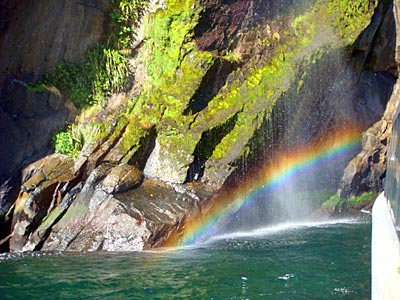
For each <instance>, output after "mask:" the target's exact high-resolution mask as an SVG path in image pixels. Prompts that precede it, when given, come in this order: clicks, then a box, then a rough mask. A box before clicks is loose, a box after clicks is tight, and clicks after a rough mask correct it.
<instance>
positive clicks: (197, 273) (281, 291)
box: [0, 220, 371, 300]
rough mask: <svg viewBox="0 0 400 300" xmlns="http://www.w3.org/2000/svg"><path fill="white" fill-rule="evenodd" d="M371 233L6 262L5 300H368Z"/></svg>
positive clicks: (299, 228)
mask: <svg viewBox="0 0 400 300" xmlns="http://www.w3.org/2000/svg"><path fill="white" fill-rule="evenodd" d="M370 226H371V225H370V222H369V220H356V221H354V220H342V221H340V222H338V223H337V222H328V223H313V224H303V225H301V224H291V225H284V226H275V227H272V228H267V229H265V228H264V229H260V230H257V231H252V232H241V233H235V234H230V235H225V236H220V237H216V238H215V239H214V240H212V241H210V242H209V243H207V244H203V245H200V246H197V247H189V248H184V249H180V250H175V251H151V252H141V253H137V252H133V253H104V252H103V253H86V254H65V253H64V254H63V253H47V254H38V253H32V254H29V255H28V254H24V255H3V256H1V257H0V299H307V300H308V299H318V300H321V299H369V297H370V250H371V249H370Z"/></svg>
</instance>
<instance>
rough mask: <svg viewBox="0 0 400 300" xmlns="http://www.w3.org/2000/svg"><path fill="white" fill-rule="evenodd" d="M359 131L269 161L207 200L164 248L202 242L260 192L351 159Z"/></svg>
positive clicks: (340, 132) (346, 131) (343, 132)
mask: <svg viewBox="0 0 400 300" xmlns="http://www.w3.org/2000/svg"><path fill="white" fill-rule="evenodd" d="M360 140H361V134H360V130H358V128H355V127H351V128H347V129H342V130H337V131H336V132H335V133H334V134H331V135H330V136H329V137H326V136H325V137H323V138H319V139H318V140H317V142H314V143H313V144H311V145H306V146H303V147H297V148H295V149H292V150H291V151H287V152H285V153H284V154H282V153H281V154H280V155H279V156H277V157H274V159H272V160H270V161H272V162H273V163H272V164H268V165H266V166H264V167H262V168H260V169H259V171H258V172H257V173H256V174H254V175H253V176H250V178H247V179H246V180H245V181H244V182H242V183H241V184H239V186H236V187H234V188H231V189H229V190H226V191H224V192H222V193H220V194H218V195H217V196H216V197H214V198H212V199H210V200H209V202H208V205H207V206H206V207H204V208H203V210H202V211H203V212H202V214H201V215H197V216H196V217H192V218H191V219H189V220H187V223H186V224H185V227H184V228H183V231H181V232H179V233H178V232H177V233H175V234H173V235H172V236H171V237H170V238H169V240H168V241H167V243H166V246H185V245H192V244H196V243H199V242H203V241H205V240H207V239H208V238H210V237H211V236H212V235H213V233H215V229H216V228H215V227H217V226H218V222H221V221H224V220H226V219H227V218H229V217H231V216H232V215H233V214H234V213H235V212H236V211H237V210H238V209H239V208H242V207H244V206H250V205H251V204H252V203H253V202H254V201H255V199H256V197H255V195H256V193H258V192H260V191H271V190H272V191H273V190H276V189H279V188H282V187H283V186H284V185H285V184H286V183H288V182H289V181H290V180H292V179H293V178H295V177H296V176H300V175H303V174H307V172H309V171H310V170H313V169H315V168H320V167H323V166H324V165H326V164H328V163H332V162H334V161H337V160H340V159H343V158H351V155H353V153H354V151H355V150H356V149H357V148H358V147H360Z"/></svg>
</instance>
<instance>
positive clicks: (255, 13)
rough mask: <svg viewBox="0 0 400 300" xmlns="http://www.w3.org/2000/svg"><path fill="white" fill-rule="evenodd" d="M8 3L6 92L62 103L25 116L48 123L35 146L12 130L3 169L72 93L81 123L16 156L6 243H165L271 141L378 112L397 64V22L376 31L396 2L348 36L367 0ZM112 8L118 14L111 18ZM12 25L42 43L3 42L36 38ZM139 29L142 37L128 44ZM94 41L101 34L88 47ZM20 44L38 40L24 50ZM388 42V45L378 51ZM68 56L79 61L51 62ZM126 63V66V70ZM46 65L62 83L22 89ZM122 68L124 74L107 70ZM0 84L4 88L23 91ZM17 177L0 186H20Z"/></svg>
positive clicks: (64, 114) (294, 138) (367, 121)
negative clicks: (19, 14)
mask: <svg viewBox="0 0 400 300" xmlns="http://www.w3.org/2000/svg"><path fill="white" fill-rule="evenodd" d="M4 3H6V5H8V6H7V7H8V8H9V11H10V12H9V13H8V14H6V16H7V18H8V19H7V22H9V23H6V24H8V25H7V26H9V27H5V29H3V30H2V35H1V38H2V39H1V44H0V47H1V48H0V49H1V51H2V52H5V53H6V56H7V57H9V59H10V61H11V62H12V63H10V64H9V65H8V64H7V63H5V64H6V65H7V66H6V65H5V66H4V69H5V71H4V72H3V73H4V74H5V75H4V78H5V79H4V80H3V81H2V82H4V83H3V85H4V86H6V87H8V86H10V83H9V82H11V83H13V82H17V83H18V84H19V85H20V87H19V89H20V90H21V93H22V96H21V98H20V100H19V101H11V100H7V101H6V100H4V103H13V105H17V104H18V103H20V102H24V101H27V100H29V99H31V98H32V99H34V100H32V101H38V99H39V97H42V98H43V97H48V98H46V99H50V98H51V99H53V100H52V101H53V102H54V101H58V102H57V103H58V106H57V107H60V106H62V107H65V108H63V109H62V110H61V109H60V110H59V114H60V115H61V116H60V115H57V113H54V112H52V113H51V114H50V113H49V112H48V111H46V110H44V112H43V115H44V116H48V115H51V116H50V117H46V119H45V120H46V122H47V123H46V129H45V130H44V129H42V128H41V127H40V126H39V125H37V124H39V123H40V122H36V121H35V122H34V125H32V126H29V130H31V131H32V132H35V133H36V134H40V136H41V139H37V138H34V139H35V141H36V142H37V144H38V148H39V149H36V148H35V150H34V151H31V152H28V151H27V150H26V149H27V147H23V146H21V145H15V143H10V145H7V146H6V147H4V149H5V150H4V151H8V152H9V153H16V152H17V153H19V152H20V151H24V152H23V154H21V155H20V156H21V157H22V158H16V157H17V155H11V154H9V155H8V156H9V157H11V158H12V159H10V158H9V159H5V161H7V164H8V165H7V166H10V167H7V168H4V169H3V168H2V171H3V172H4V170H7V172H5V175H4V176H3V177H4V180H7V178H9V177H10V175H12V174H13V172H14V171H15V170H17V169H18V168H20V167H21V166H22V165H23V164H24V163H26V162H28V161H29V160H34V159H36V158H38V157H40V154H42V153H44V152H45V150H46V149H47V145H46V143H47V141H48V140H49V136H50V133H51V132H53V131H54V128H55V126H56V124H59V122H61V123H62V122H64V120H67V119H70V118H71V117H72V115H71V112H72V114H74V113H75V112H74V109H73V108H71V109H68V108H69V106H68V105H67V103H68V99H66V97H67V96H68V97H69V98H70V99H71V100H73V99H74V103H75V105H76V103H78V104H79V103H81V104H82V103H83V104H82V105H81V106H79V105H78V106H79V116H78V117H77V118H76V119H75V122H74V124H73V125H71V126H69V127H68V128H67V131H64V132H59V133H58V134H57V135H56V138H55V139H56V141H55V144H56V150H57V151H58V152H60V153H61V154H52V155H49V156H47V157H44V158H43V159H41V160H38V161H36V162H35V163H33V164H31V165H29V166H28V167H27V168H25V169H24V171H23V172H22V175H19V176H20V178H21V180H20V182H21V183H22V184H21V189H20V190H19V194H18V196H17V197H16V200H15V198H14V197H12V196H13V195H12V193H9V191H10V188H8V187H7V186H6V185H3V189H2V190H3V191H6V192H4V193H3V198H4V199H7V201H5V200H4V201H3V202H2V210H3V211H4V212H3V214H2V215H1V217H4V220H5V221H6V222H7V220H8V222H10V220H12V222H11V224H10V229H9V232H10V235H9V236H8V237H7V238H6V239H5V241H9V249H10V250H11V251H27V250H71V251H82V250H100V249H104V250H140V249H143V248H148V247H155V246H159V245H162V244H163V243H164V242H165V241H166V240H167V239H168V238H169V236H170V234H171V233H176V232H180V231H181V229H182V228H184V226H185V223H186V222H187V221H188V220H191V219H193V218H196V217H197V216H198V215H199V214H203V213H206V212H205V210H206V207H209V205H212V201H213V200H212V199H213V198H212V196H213V195H215V194H216V193H219V192H220V191H221V190H223V189H228V188H231V186H234V185H235V184H236V183H237V182H238V181H240V180H245V178H246V174H247V172H248V171H249V170H250V169H253V168H257V166H258V165H259V164H261V163H262V164H265V163H271V161H269V157H271V155H270V154H271V151H281V150H282V151H283V150H284V149H285V148H287V147H291V146H294V145H296V144H302V145H305V144H307V143H311V142H314V139H315V138H316V137H319V138H321V137H322V136H324V134H328V132H329V131H332V130H336V129H338V128H341V127H345V126H352V125H357V127H359V128H362V129H366V128H367V127H369V126H371V124H373V123H374V122H376V121H377V120H378V119H379V118H380V117H381V115H382V113H383V110H384V108H385V105H386V102H387V98H388V95H389V94H390V92H391V88H392V85H393V82H394V77H393V76H394V75H397V73H396V70H395V68H394V65H393V61H392V59H391V57H392V56H393V55H392V53H393V49H392V48H393V47H394V44H393V43H392V40H391V39H390V38H388V36H389V37H390V35H391V34H392V32H390V30H389V31H388V32H387V31H385V28H388V27H390V22H391V21H390V14H389V10H390V7H389V6H390V1H381V2H380V4H379V6H378V8H377V10H376V13H375V16H374V18H373V19H372V20H373V22H372V25H370V27H369V28H368V29H366V30H365V31H364V34H363V35H361V38H360V39H359V42H358V44H356V46H355V47H353V48H352V47H350V46H351V45H352V43H353V42H354V41H355V40H356V39H357V37H358V35H359V33H360V32H361V31H362V30H363V29H364V28H365V27H366V26H367V25H368V24H369V23H370V20H371V16H372V11H373V10H374V7H373V3H372V2H371V3H369V4H365V3H364V4H360V5H359V6H357V7H353V6H351V5H350V6H346V5H341V4H340V1H315V3H310V2H309V1H300V2H299V1H220V0H211V1H195V0H180V1H163V2H151V3H149V4H148V6H147V2H146V4H145V5H146V7H147V8H146V9H147V13H146V14H145V15H144V17H143V18H142V19H141V21H140V22H138V21H135V22H132V23H130V24H128V23H129V22H128V21H129V20H130V19H129V18H125V16H126V15H127V14H130V15H135V14H132V12H131V11H129V9H128V12H127V11H126V9H125V8H126V7H125V6H123V5H122V4H123V1H119V2H118V3H119V5H120V6H119V8H118V9H117V10H115V9H113V8H111V3H109V2H108V1H104V2H102V1H93V2H90V3H89V2H85V5H84V6H83V5H82V4H81V3H80V2H79V3H78V2H76V3H75V2H73V1H72V2H69V4H62V3H58V2H57V3H52V4H50V3H48V1H47V2H46V1H44V0H43V1H37V2H35V3H31V4H29V5H30V6H32V7H30V6H29V5H28V4H24V3H23V2H18V1H16V2H8V1H4ZM10 3H12V4H14V5H15V6H12V5H11V4H10ZM124 3H125V2H124ZM46 4H47V5H46ZM28 6H29V7H28ZM18 8H21V9H22V11H23V12H25V14H26V18H25V19H23V20H22V21H21V19H15V20H14V19H13V17H12V16H16V14H14V13H13V11H15V9H18ZM128 8H129V7H128ZM124 9H125V10H124ZM60 11H63V12H62V13H59V12H60ZM32 12H40V14H39V13H38V14H33V13H32ZM350 12H351V13H350ZM56 15H59V16H61V18H60V17H57V18H55V16H56ZM109 15H111V19H112V20H114V21H116V22H119V23H118V24H117V25H115V24H114V25H112V23H110V22H111V21H110V19H109V17H108V16H109ZM39 16H40V17H39ZM42 16H43V18H42ZM349 16H350V17H349ZM44 19H45V20H47V21H46V22H50V23H49V24H53V23H52V22H56V21H55V20H57V25H54V28H55V29H57V30H54V28H53V30H52V31H51V33H49V34H46V33H45V32H40V30H41V29H40V28H45V27H44V26H42V25H41V22H43V20H44ZM13 20H14V21H13ZM106 20H108V21H107V22H106ZM325 20H329V22H325ZM12 22H14V24H15V25H14V26H13V25H12V24H13V23H12ZM127 22H128V23H127ZM385 22H388V24H389V25H387V24H386V23H385ZM46 24H47V23H46ZM66 24H73V25H71V26H72V27H71V26H69V25H68V26H66ZM121 24H122V25H121ZM127 25H129V26H127ZM24 26H25V27H24ZM74 26H77V27H76V28H79V30H78V29H77V31H73V30H72V29H73V28H75V27H74ZM20 28H38V30H39V31H38V32H37V33H36V31H35V34H38V35H39V36H42V34H43V36H46V37H47V38H46V39H45V40H43V42H44V43H45V44H46V45H47V47H42V46H41V42H40V43H39V44H36V43H37V40H36V39H35V41H34V43H21V44H22V45H24V48H23V49H21V50H18V51H15V52H13V53H10V52H9V51H7V50H6V45H16V46H18V45H17V44H18V43H19V42H20V40H25V39H27V41H29V38H32V34H33V33H32V32H31V31H29V30H28V29H26V31H25V30H22V32H23V34H22V36H20V37H19V38H17V37H16V36H15V35H16V32H19V31H20V30H21V29H20ZM46 28H48V26H47V27H46ZM86 28H90V30H89V29H88V30H87V29H86ZM113 28H114V29H115V28H117V29H119V33H117V35H118V38H117V42H116V43H112V42H109V41H108V40H107V39H103V38H102V37H103V36H104V34H105V33H107V34H108V35H109V36H111V38H110V40H112V39H113V35H112V34H113V33H112V30H113ZM108 30H109V32H108ZM132 30H134V32H135V38H134V39H132V40H129V41H128V42H125V40H124V38H126V37H127V35H126V33H127V32H128V33H131V31H132ZM39 40H40V41H42V39H40V38H39ZM102 40H106V41H105V42H104V43H108V44H107V46H100V47H97V48H96V47H95V48H94V50H91V52H87V51H85V50H86V49H87V48H88V47H89V50H90V45H92V44H93V43H95V42H97V41H99V42H103V41H102ZM27 45H30V46H29V47H31V45H33V46H32V47H34V49H35V51H36V49H38V50H37V52H35V56H34V60H33V61H30V60H29V59H28V58H27V52H29V51H32V50H30V48H29V47H28V46H27ZM110 45H113V47H114V46H115V47H114V48H109V46H110ZM373 45H375V46H373ZM349 49H353V51H350V50H349ZM83 53H85V54H83ZM382 53H388V55H385V57H387V59H382V58H381V57H382ZM93 55H94V56H93ZM82 56H83V57H84V58H83V61H80V60H79V59H78V57H81V58H82ZM103 58H106V59H107V60H106V63H105V64H104V65H103V64H102V63H103V61H102V59H103ZM63 59H64V60H66V61H70V62H74V64H65V65H64V66H61V67H59V68H56V70H53V69H52V68H51V67H52V66H54V64H55V63H56V62H59V61H60V60H63ZM127 62H129V64H127ZM93 64H95V66H96V67H95V68H92V65H93ZM125 66H127V68H129V69H130V73H129V74H127V75H126V76H125V73H124V72H125V71H124V70H125ZM2 68H3V66H2ZM93 70H94V71H93ZM103 70H104V71H103ZM45 71H50V75H47V77H46V78H47V81H44V84H45V87H46V88H47V89H48V90H50V91H54V90H55V88H57V91H58V92H57V94H58V95H59V96H57V95H54V93H51V92H32V91H30V90H29V89H27V88H26V85H25V83H24V82H27V83H31V82H33V81H34V80H36V79H39V77H40V76H41V75H42V74H43V72H45ZM120 75H121V78H122V79H123V82H125V85H124V87H123V88H120V87H119V86H118V87H117V83H115V82H114V81H113V80H112V79H113V78H119V77H118V76H120ZM29 76H30V77H29ZM27 77H29V80H27V81H24V82H22V80H23V78H27ZM122 79H121V82H122ZM7 80H8V81H7ZM10 80H11V81H10ZM15 80H16V81H15ZM340 82H345V88H344V89H343V88H342V87H343V85H340V84H339V83H340ZM85 84H86V85H88V87H89V88H87V87H86V85H85ZM119 84H120V83H119V82H118V85H119ZM52 85H53V86H54V87H52ZM11 86H12V88H15V86H18V85H16V83H13V84H11ZM104 87H105V88H104ZM9 89H10V88H9ZM88 90H89V91H91V92H92V93H94V94H91V95H89V94H87V93H86V91H88ZM116 91H120V92H119V93H113V92H116ZM321 91H324V92H323V94H322V95H321V94H320V92H321ZM4 94H5V95H9V98H8V99H11V98H10V97H14V95H16V94H17V93H16V92H15V90H12V89H11V90H9V91H8V92H7V93H4ZM99 95H100V96H101V97H99ZM366 95H373V96H372V97H370V98H368V99H366ZM86 96H87V97H88V99H89V100H95V101H86V100H85V99H83V97H86ZM103 97H105V98H103ZM2 99H7V98H6V97H4V98H3V97H2ZM13 99H14V98H13ZM99 99H100V100H99ZM2 101H3V100H2ZM52 101H50V100H48V101H47V102H48V103H53V102H52ZM76 101H80V102H76ZM96 101H97V104H95V105H94V106H92V107H90V108H89V107H87V104H88V103H92V102H96ZM335 101H337V102H338V103H339V105H337V103H336V104H335V105H333V104H332V103H335ZM2 103H3V102H2ZM28 103H29V102H28ZM18 105H21V104H18ZM2 107H5V106H2ZM35 107H36V106H35ZM38 107H42V106H38ZM3 111H5V110H4V109H3ZM10 111H12V110H10ZM21 111H23V112H26V111H29V110H27V109H25V108H23V109H21ZM29 113H31V112H29ZM37 115H40V114H38V113H36V112H35V113H34V116H37ZM53 117H54V120H57V122H56V121H51V120H53V119H52V118H53ZM4 118H6V120H5V122H6V123H7V124H9V125H8V126H10V128H11V129H10V130H7V131H6V132H8V133H11V132H12V128H18V129H15V130H19V128H20V127H18V126H23V125H24V126H26V124H27V123H26V120H24V119H21V118H16V119H18V120H19V121H20V122H21V124H20V125H18V126H17V125H15V122H12V121H11V118H12V116H10V113H9V112H8V111H6V113H5V117H4ZM49 118H50V119H49ZM354 120H358V121H357V122H356V123H357V124H354ZM52 122H54V123H52ZM48 124H51V126H49V125H48ZM271 124H272V125H271ZM273 124H275V125H273ZM35 126H36V127H35ZM31 136H32V135H31V134H29V138H30V137H31ZM29 138H25V139H24V140H23V142H24V143H26V145H31V144H32V141H31V140H30V139H29ZM7 147H8V148H7ZM10 147H14V148H15V149H18V151H19V152H18V151H16V150H15V151H14V150H12V149H11V148H10ZM21 148H22V149H23V150H21ZM2 149H3V148H2ZM71 156H72V157H71ZM4 157H7V156H4ZM4 157H3V158H4ZM17 174H19V173H17ZM17 176H18V175H17ZM16 181H17V182H14V183H13V184H14V185H12V184H11V183H10V182H11V181H8V182H7V181H6V184H8V185H10V186H11V187H12V186H14V187H15V186H19V183H18V180H16ZM14 201H15V204H14V205H13V206H12V207H11V205H12V203H14ZM10 207H11V209H10Z"/></svg>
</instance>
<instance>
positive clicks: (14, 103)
mask: <svg viewBox="0 0 400 300" xmlns="http://www.w3.org/2000/svg"><path fill="white" fill-rule="evenodd" d="M0 7H1V9H0V11H1V12H0V24H1V25H0V53H1V57H2V59H1V62H0V124H1V130H0V140H1V141H3V142H2V146H1V147H0V218H3V216H4V214H5V213H6V211H7V210H8V209H9V207H10V206H11V205H12V203H13V200H14V199H15V195H16V194H17V192H18V189H19V186H20V185H21V174H20V171H21V168H22V167H23V166H26V165H27V164H29V163H31V162H33V161H35V160H37V159H39V158H41V157H43V156H45V155H47V154H49V153H50V152H51V151H52V147H51V145H50V144H51V143H50V141H51V138H52V136H53V134H54V132H55V131H56V130H57V128H58V127H60V126H63V125H64V124H65V122H71V121H73V119H74V117H75V115H76V108H74V107H73V105H72V104H71V103H70V102H69V100H68V99H67V98H66V97H65V96H63V95H62V94H60V93H59V92H55V93H51V92H48V91H46V90H44V89H43V90H40V91H34V90H33V89H29V87H28V85H29V84H32V83H33V82H35V81H37V80H38V79H39V78H41V76H42V75H43V74H44V73H45V72H47V71H49V70H50V69H52V68H54V65H55V64H56V63H60V62H62V61H65V62H74V61H78V60H80V59H81V57H82V55H83V53H84V51H85V49H86V48H88V47H89V46H92V45H94V44H95V43H97V42H99V41H100V40H102V39H104V37H105V33H106V32H107V24H108V22H107V20H108V10H109V8H110V3H109V2H108V1H85V2H82V1H42V0H40V1H33V2H32V1H18V0H14V1H12V0H3V1H1V2H0Z"/></svg>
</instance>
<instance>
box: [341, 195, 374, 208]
mask: <svg viewBox="0 0 400 300" xmlns="http://www.w3.org/2000/svg"><path fill="white" fill-rule="evenodd" d="M375 198H376V194H375V193H374V192H368V193H363V194H361V195H360V196H358V197H352V198H350V199H349V200H348V201H347V202H346V206H347V207H352V208H362V207H365V206H367V205H368V204H370V203H371V202H372V201H374V199H375Z"/></svg>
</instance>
